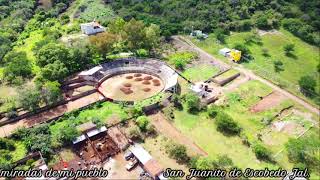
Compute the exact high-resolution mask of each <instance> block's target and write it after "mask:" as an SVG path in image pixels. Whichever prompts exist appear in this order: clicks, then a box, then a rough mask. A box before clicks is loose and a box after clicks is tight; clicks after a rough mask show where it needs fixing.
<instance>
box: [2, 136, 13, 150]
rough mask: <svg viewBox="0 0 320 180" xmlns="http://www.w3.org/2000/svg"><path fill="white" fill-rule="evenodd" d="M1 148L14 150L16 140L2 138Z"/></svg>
mask: <svg viewBox="0 0 320 180" xmlns="http://www.w3.org/2000/svg"><path fill="white" fill-rule="evenodd" d="M0 149H4V150H10V151H14V150H15V146H14V141H13V140H10V139H5V138H0Z"/></svg>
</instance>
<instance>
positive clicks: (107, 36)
mask: <svg viewBox="0 0 320 180" xmlns="http://www.w3.org/2000/svg"><path fill="white" fill-rule="evenodd" d="M89 40H90V42H91V44H92V45H94V46H95V47H96V48H97V50H98V52H99V53H100V54H101V56H102V58H103V59H104V60H105V59H106V56H107V54H108V53H111V52H113V51H114V50H115V44H116V43H117V42H118V41H119V36H118V35H117V34H113V33H111V32H104V33H99V34H97V35H95V36H90V38H89Z"/></svg>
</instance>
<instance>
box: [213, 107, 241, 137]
mask: <svg viewBox="0 0 320 180" xmlns="http://www.w3.org/2000/svg"><path fill="white" fill-rule="evenodd" d="M214 122H215V124H216V125H217V129H218V131H220V132H222V133H226V134H230V135H238V134H239V133H240V132H241V128H240V126H239V125H238V123H237V122H236V121H234V120H233V119H232V117H231V116H229V115H228V114H226V113H224V112H219V113H218V114H217V116H216V118H215V121H214Z"/></svg>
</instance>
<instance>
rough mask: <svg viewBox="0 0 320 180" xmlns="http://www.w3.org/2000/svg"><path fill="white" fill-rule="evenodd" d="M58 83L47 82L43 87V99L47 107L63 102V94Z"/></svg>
mask: <svg viewBox="0 0 320 180" xmlns="http://www.w3.org/2000/svg"><path fill="white" fill-rule="evenodd" d="M60 86H61V85H60V83H59V82H58V81H47V82H45V84H44V85H43V87H42V98H43V99H44V102H45V103H46V104H47V105H50V104H54V103H56V102H59V101H60V100H62V92H61V90H60Z"/></svg>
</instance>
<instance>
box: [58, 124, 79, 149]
mask: <svg viewBox="0 0 320 180" xmlns="http://www.w3.org/2000/svg"><path fill="white" fill-rule="evenodd" d="M79 135H80V132H79V131H78V130H77V128H76V127H75V126H74V125H73V124H72V125H70V124H68V125H65V126H64V127H62V128H61V129H60V131H59V134H58V139H59V141H60V143H61V144H64V145H68V144H71V143H72V141H73V140H75V139H76V138H77V137H78V136H79Z"/></svg>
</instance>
